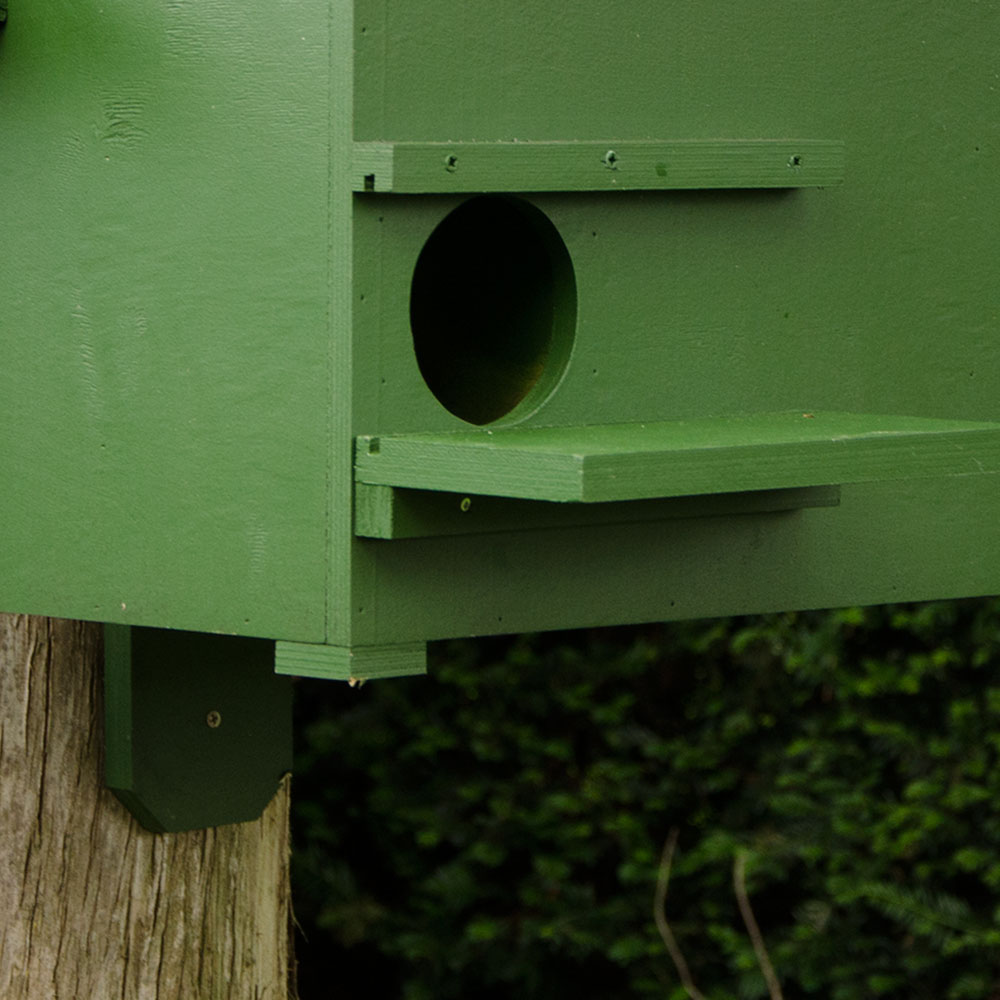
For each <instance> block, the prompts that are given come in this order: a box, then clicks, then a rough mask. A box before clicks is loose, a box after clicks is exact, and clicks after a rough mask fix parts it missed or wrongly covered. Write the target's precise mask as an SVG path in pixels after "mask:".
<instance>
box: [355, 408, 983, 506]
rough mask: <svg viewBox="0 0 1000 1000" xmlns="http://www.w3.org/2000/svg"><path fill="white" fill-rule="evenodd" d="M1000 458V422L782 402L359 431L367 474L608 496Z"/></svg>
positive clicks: (585, 498)
mask: <svg viewBox="0 0 1000 1000" xmlns="http://www.w3.org/2000/svg"><path fill="white" fill-rule="evenodd" d="M998 469H1000V424H984V423H976V422H969V421H957V420H931V419H927V418H915V417H892V416H882V415H867V414H850V413H815V414H814V413H777V414H756V415H752V416H743V417H714V418H706V419H701V420H677V421H663V422H661V423H655V424H615V425H607V426H590V427H570V428H566V427H543V428H501V429H498V430H496V431H452V432H449V433H445V434H410V435H392V436H385V437H360V438H359V439H358V445H357V455H356V473H355V475H356V478H357V479H358V481H359V482H362V483H371V484H378V485H384V486H403V487H407V488H409V489H431V490H433V489H438V490H448V491H450V492H461V491H463V490H464V491H466V492H468V493H485V494H489V495H493V496H508V497H519V498H522V499H526V500H550V501H553V500H554V501H577V502H587V503H595V502H608V501H623V500H641V499H646V498H652V497H674V496H687V495H692V494H699V493H735V492H741V491H745V490H767V489H782V488H787V487H803V486H820V485H828V484H836V483H857V482H866V481H870V480H880V479H905V478H911V477H914V476H934V475H938V476H946V475H963V476H968V475H974V474H977V473H986V472H996V471H997V470H998Z"/></svg>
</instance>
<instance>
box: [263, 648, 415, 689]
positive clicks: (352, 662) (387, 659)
mask: <svg viewBox="0 0 1000 1000" xmlns="http://www.w3.org/2000/svg"><path fill="white" fill-rule="evenodd" d="M274 670H275V673H279V674H290V675H292V676H294V677H317V678H321V679H325V680H341V681H366V680H373V679H375V678H381V677H407V676H410V675H416V674H426V673H427V647H426V645H425V644H424V643H422V642H415V643H404V644H399V645H386V646H326V645H318V644H311V643H301V642H284V641H279V642H277V643H276V644H275V650H274Z"/></svg>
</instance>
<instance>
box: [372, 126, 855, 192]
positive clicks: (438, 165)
mask: <svg viewBox="0 0 1000 1000" xmlns="http://www.w3.org/2000/svg"><path fill="white" fill-rule="evenodd" d="M843 177H844V144H843V143H842V142H832V141H824V140H817V139H770V140H768V139H714V140H713V139H700V140H698V139H695V140H679V141H673V142H653V141H648V140H647V141H640V142H628V141H617V140H615V141H604V142H494V143H487V142H466V143H460V142H427V143H418V142H398V143H381V142H377V143H355V145H354V169H353V172H352V184H353V188H354V190H355V191H369V192H383V193H384V192H396V193H401V194H432V193H436V194H445V193H456V192H482V191H658V190H662V191H669V190H684V189H699V188H799V187H828V186H830V185H835V184H839V183H840V182H841V181H842V180H843Z"/></svg>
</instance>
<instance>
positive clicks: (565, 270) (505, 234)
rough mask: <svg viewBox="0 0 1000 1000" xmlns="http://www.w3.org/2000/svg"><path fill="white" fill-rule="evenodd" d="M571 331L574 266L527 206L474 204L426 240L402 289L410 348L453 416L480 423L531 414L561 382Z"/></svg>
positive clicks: (544, 221)
mask: <svg viewBox="0 0 1000 1000" xmlns="http://www.w3.org/2000/svg"><path fill="white" fill-rule="evenodd" d="M575 328H576V280H575V278H574V277H573V264H572V262H571V260H570V256H569V253H568V251H567V250H566V246H565V244H564V243H563V241H562V239H561V238H560V236H559V233H558V232H557V230H556V228H555V226H553V225H552V223H551V222H550V221H549V220H548V218H547V217H546V216H545V215H544V214H543V213H542V212H541V211H539V210H538V209H537V208H535V207H534V206H533V205H529V204H528V203H527V202H524V201H520V200H518V199H515V198H505V197H500V196H498V195H483V196H480V197H476V198H472V199H470V200H469V201H467V202H465V203H464V204H462V205H460V206H459V207H458V208H456V209H455V210H454V211H453V212H451V214H450V215H448V216H447V217H446V218H445V219H444V220H443V221H442V222H441V224H440V225H439V226H438V227H437V228H436V229H435V230H434V232H433V233H431V236H430V238H429V239H428V240H427V242H426V243H425V244H424V248H423V250H422V251H421V252H420V256H419V258H418V259H417V266H416V268H415V269H414V272H413V283H412V285H411V288H410V329H411V330H412V333H413V347H414V350H415V352H416V355H417V364H418V365H419V366H420V374H421V375H423V377H424V381H425V382H426V383H427V386H428V388H430V390H431V392H433V393H434V395H435V396H436V397H437V399H438V401H439V402H440V403H441V405H442V406H444V407H445V409H447V410H449V411H450V412H451V413H454V414H455V416H457V417H461V418H462V419H463V420H467V421H468V422H469V423H473V424H488V423H491V422H492V421H494V420H499V419H500V418H501V417H505V416H507V415H508V414H513V415H515V416H517V415H518V414H526V413H528V412H530V411H531V410H533V409H535V408H536V407H537V406H539V405H540V404H541V403H542V402H543V401H544V400H545V398H546V397H547V396H548V395H549V394H550V393H551V392H552V390H553V389H554V388H555V386H556V385H557V383H558V382H559V379H560V377H561V375H562V373H563V371H564V369H565V367H566V363H567V361H568V360H569V354H570V349H571V348H572V343H573V334H574V330H575ZM515 411H517V413H515Z"/></svg>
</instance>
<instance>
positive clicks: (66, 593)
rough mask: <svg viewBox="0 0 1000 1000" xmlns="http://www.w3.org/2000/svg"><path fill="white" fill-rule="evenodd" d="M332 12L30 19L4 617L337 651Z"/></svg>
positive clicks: (11, 52)
mask: <svg viewBox="0 0 1000 1000" xmlns="http://www.w3.org/2000/svg"><path fill="white" fill-rule="evenodd" d="M329 18H330V12H329V11H328V10H327V7H326V6H323V7H322V8H320V7H308V8H307V7H301V8H299V9H296V10H294V11H293V10H290V9H289V8H288V7H287V6H280V7H274V6H272V7H268V8H266V9H264V8H262V9H261V10H258V11H255V12H254V14H253V16H245V14H244V12H242V11H237V10H236V8H234V7H233V6H232V5H231V4H228V3H226V2H221V0H213V2H208V3H197V4H189V3H171V2H166V0H136V2H135V3H130V4H128V5H126V6H113V7H103V6H102V5H100V4H97V5H94V4H82V5H81V4H76V3H72V2H70V0H18V4H17V8H16V10H15V12H14V14H12V15H11V17H10V18H9V20H8V23H7V24H6V25H5V26H4V28H3V35H2V38H0V92H2V94H3V99H2V100H0V135H2V136H3V140H2V142H0V184H2V187H3V192H4V200H3V204H2V206H0V288H2V289H3V309H2V313H0V343H2V350H0V353H2V355H3V357H4V363H3V364H2V365H0V468H2V470H3V471H2V472H0V477H2V488H0V524H2V525H3V532H4V542H3V555H2V556H0V607H3V608H4V609H5V610H9V611H25V612H37V613H46V614H55V615H61V616H65V617H72V618H84V619H97V620H104V621H117V622H124V623H132V624H143V625H150V626H169V627H179V628H186V629H192V630H204V631H223V632H233V633H244V634H250V635H256V636H266V637H275V636H294V637H296V638H299V639H306V640H310V639H311V640H314V641H322V640H323V639H324V638H325V634H326V617H327V607H326V605H327V601H326V575H327V571H328V558H327V554H326V552H325V546H326V539H327V537H328V535H329V532H328V529H327V525H326V514H327V510H328V507H329V497H328V496H327V480H328V477H327V466H328V464H329V462H330V456H329V453H328V443H329V439H330V431H329V427H328V407H329V399H330V396H331V392H330V385H329V377H330V376H329V373H330V369H331V366H330V362H329V351H330V346H329V345H330V337H329V323H330V319H329V306H328V293H327V286H328V277H329V276H328V269H329V267H330V265H329V260H330V254H331V250H330V241H329V219H328V212H327V199H328V192H329V188H330V182H329V160H330V156H329V152H328V136H329V132H328V128H327V117H328V113H329V108H330V89H329V86H330V85H329V71H328V61H329V59H330V51H329V49H330V44H331V42H330V36H331V31H332V29H331V26H330V21H329ZM340 259H343V258H340ZM346 447H348V448H349V444H348V445H347V446H346Z"/></svg>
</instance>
